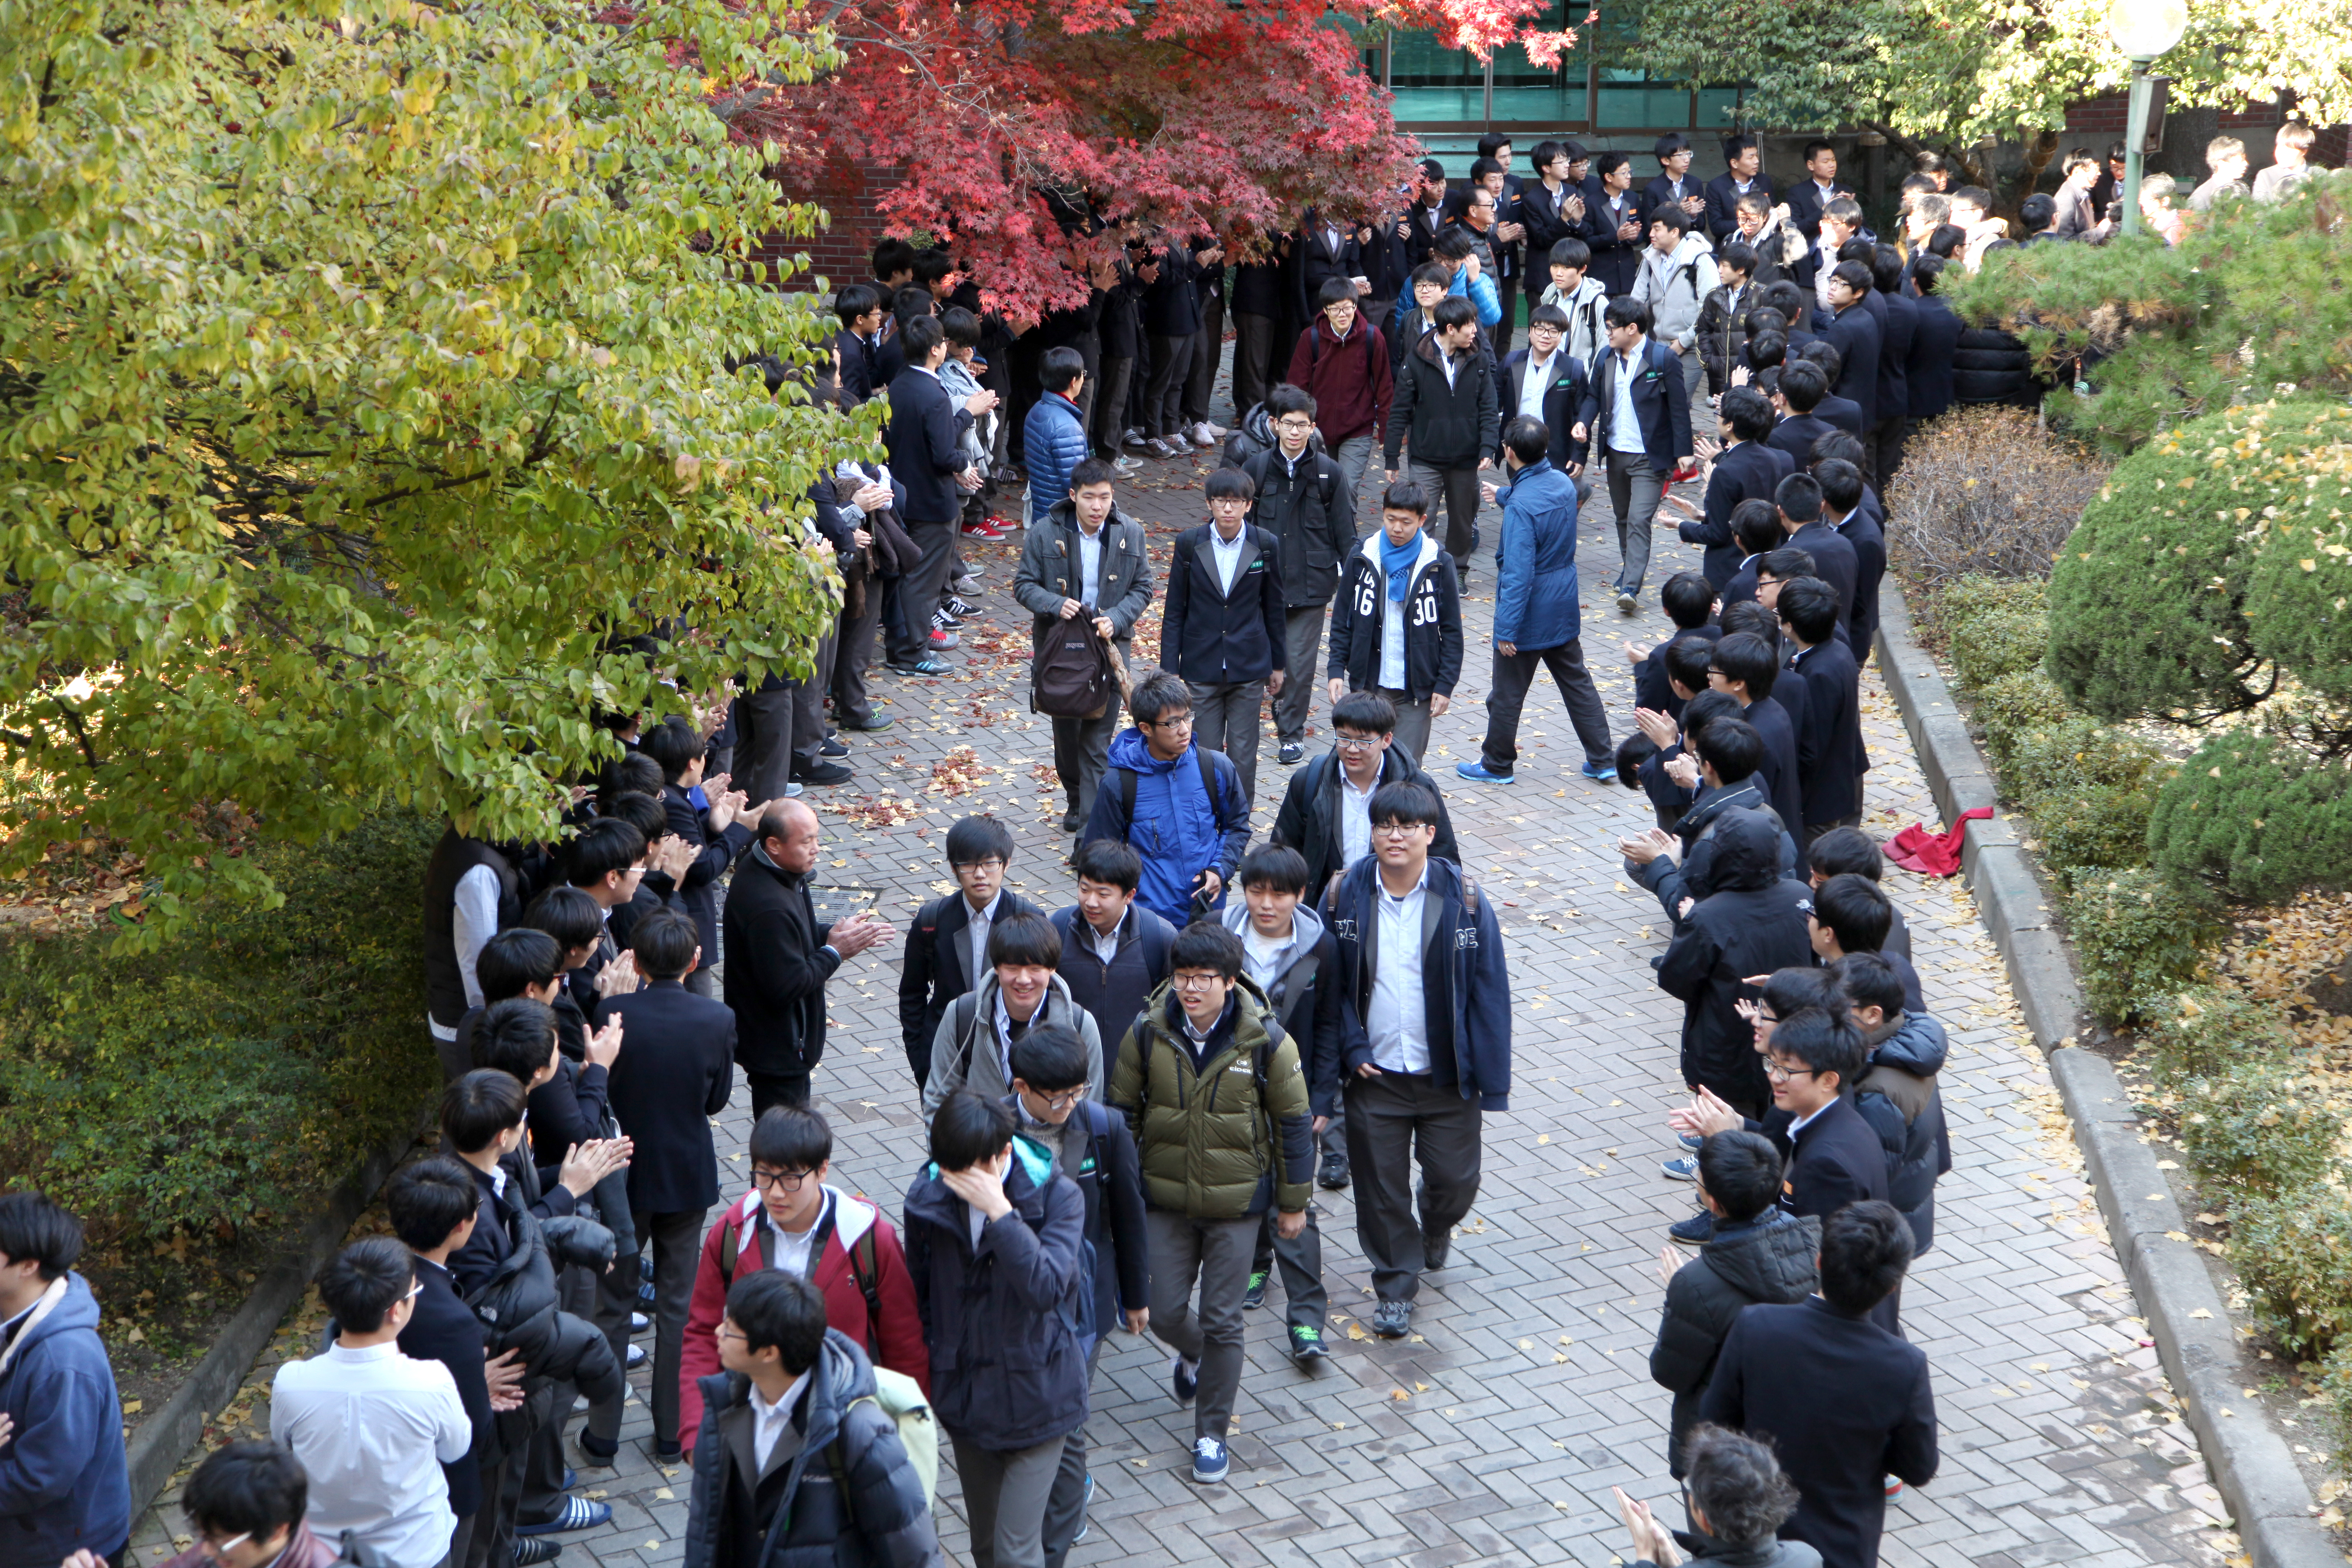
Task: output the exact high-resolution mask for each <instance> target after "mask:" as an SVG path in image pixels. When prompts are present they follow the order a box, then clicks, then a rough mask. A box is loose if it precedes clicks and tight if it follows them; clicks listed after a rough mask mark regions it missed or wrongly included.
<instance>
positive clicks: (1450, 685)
mask: <svg viewBox="0 0 2352 1568" xmlns="http://www.w3.org/2000/svg"><path fill="white" fill-rule="evenodd" d="M1387 537H1388V536H1387V534H1386V533H1385V532H1383V531H1381V530H1379V529H1374V530H1373V531H1371V532H1370V533H1368V534H1366V535H1365V536H1364V542H1362V543H1361V544H1359V545H1358V546H1356V548H1355V549H1354V550H1353V551H1351V552H1349V556H1348V565H1347V570H1346V572H1345V574H1343V576H1342V579H1341V582H1340V588H1341V590H1342V591H1341V593H1340V595H1339V600H1338V602H1337V603H1336V604H1334V605H1332V606H1331V653H1330V663H1329V670H1328V678H1330V679H1339V678H1342V677H1344V678H1345V679H1346V680H1347V682H1348V689H1349V690H1351V691H1370V690H1372V689H1376V688H1379V687H1388V688H1390V689H1392V690H1401V691H1402V692H1403V693H1404V694H1405V699H1406V700H1408V701H1412V702H1418V701H1421V700H1423V698H1426V697H1428V696H1429V695H1430V694H1431V693H1432V692H1437V693H1440V694H1442V695H1444V696H1446V697H1451V696H1453V695H1454V682H1455V681H1457V680H1459V679H1462V585H1461V583H1460V580H1459V579H1457V578H1456V577H1455V575H1454V557H1452V556H1451V555H1448V554H1447V553H1445V552H1444V551H1443V550H1441V549H1439V548H1438V544H1437V541H1435V540H1433V539H1432V538H1430V537H1429V534H1428V531H1426V530H1423V532H1422V535H1421V543H1420V546H1419V553H1418V554H1416V555H1415V556H1414V557H1413V562H1412V566H1411V568H1410V569H1409V574H1408V576H1407V577H1406V579H1405V591H1404V601H1403V604H1402V614H1401V618H1402V622H1403V631H1404V636H1403V643H1404V647H1403V654H1404V658H1403V673H1404V679H1402V681H1401V682H1400V681H1389V680H1383V679H1381V666H1382V665H1383V664H1384V663H1386V662H1387V660H1386V658H1384V656H1385V655H1388V654H1390V653H1391V652H1393V651H1394V650H1392V649H1391V648H1390V647H1388V633H1389V624H1388V611H1389V605H1390V599H1389V575H1388V570H1387V568H1386V566H1385V565H1384V564H1383V563H1382V562H1381V542H1382V541H1383V540H1385V539H1386V538H1387ZM1311 673H1312V672H1311V671H1308V670H1303V669H1302V670H1300V671H1299V672H1298V677H1299V679H1306V678H1307V676H1308V675H1309V674H1311ZM1390 673H1391V674H1395V673H1396V671H1395V669H1394V668H1391V670H1390ZM1310 885H1312V884H1310Z"/></svg>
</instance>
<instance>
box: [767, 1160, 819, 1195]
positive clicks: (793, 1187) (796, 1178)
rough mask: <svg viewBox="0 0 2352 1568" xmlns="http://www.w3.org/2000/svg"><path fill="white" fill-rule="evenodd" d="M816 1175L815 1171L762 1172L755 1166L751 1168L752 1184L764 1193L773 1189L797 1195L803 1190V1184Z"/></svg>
mask: <svg viewBox="0 0 2352 1568" xmlns="http://www.w3.org/2000/svg"><path fill="white" fill-rule="evenodd" d="M815 1174H816V1173H815V1172H814V1171H762V1170H761V1169H760V1168H759V1167H758V1166H756V1165H754V1166H753V1167H751V1184H752V1185H753V1186H754V1187H757V1188H758V1189H759V1190H760V1191H761V1192H763V1193H764V1192H767V1191H768V1190H769V1189H771V1188H776V1189H780V1190H782V1191H783V1192H787V1193H796V1192H799V1191H800V1190H801V1186H802V1184H803V1183H805V1182H806V1181H807V1180H808V1179H809V1178H810V1177H811V1176H814V1175H815Z"/></svg>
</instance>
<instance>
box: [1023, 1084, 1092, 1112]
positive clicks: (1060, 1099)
mask: <svg viewBox="0 0 2352 1568" xmlns="http://www.w3.org/2000/svg"><path fill="white" fill-rule="evenodd" d="M1029 1092H1030V1093H1031V1094H1033V1095H1036V1098H1037V1103H1038V1104H1040V1105H1042V1106H1044V1107H1045V1109H1046V1110H1069V1109H1070V1107H1072V1106H1073V1105H1076V1103H1077V1102H1078V1101H1080V1100H1084V1099H1085V1098H1086V1097H1087V1086H1086V1085H1085V1084H1080V1085H1078V1087H1077V1088H1076V1089H1064V1090H1063V1091H1062V1092H1061V1093H1059V1094H1038V1092H1037V1090H1035V1089H1031V1090H1030V1091H1029Z"/></svg>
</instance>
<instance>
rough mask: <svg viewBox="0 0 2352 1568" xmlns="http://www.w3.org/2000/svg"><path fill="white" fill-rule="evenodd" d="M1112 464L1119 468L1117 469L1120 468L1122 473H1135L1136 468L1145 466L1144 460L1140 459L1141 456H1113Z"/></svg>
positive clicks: (1113, 466)
mask: <svg viewBox="0 0 2352 1568" xmlns="http://www.w3.org/2000/svg"><path fill="white" fill-rule="evenodd" d="M1110 466H1111V467H1112V468H1117V469H1118V471H1119V472H1120V473H1122V474H1131V473H1133V472H1134V471H1135V470H1136V469H1138V468H1141V467H1143V463H1142V460H1141V459H1139V458H1129V457H1118V458H1112V459H1111V460H1110Z"/></svg>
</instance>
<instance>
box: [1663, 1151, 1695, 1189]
mask: <svg viewBox="0 0 2352 1568" xmlns="http://www.w3.org/2000/svg"><path fill="white" fill-rule="evenodd" d="M1663 1168H1664V1171H1665V1173H1666V1176H1667V1179H1668V1180H1670V1181H1676V1182H1695V1181H1697V1180H1698V1156H1697V1155H1696V1154H1685V1155H1683V1156H1682V1157H1681V1158H1680V1159H1675V1160H1668V1161H1667V1162H1666V1163H1665V1164H1664V1167H1663Z"/></svg>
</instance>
